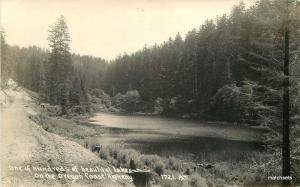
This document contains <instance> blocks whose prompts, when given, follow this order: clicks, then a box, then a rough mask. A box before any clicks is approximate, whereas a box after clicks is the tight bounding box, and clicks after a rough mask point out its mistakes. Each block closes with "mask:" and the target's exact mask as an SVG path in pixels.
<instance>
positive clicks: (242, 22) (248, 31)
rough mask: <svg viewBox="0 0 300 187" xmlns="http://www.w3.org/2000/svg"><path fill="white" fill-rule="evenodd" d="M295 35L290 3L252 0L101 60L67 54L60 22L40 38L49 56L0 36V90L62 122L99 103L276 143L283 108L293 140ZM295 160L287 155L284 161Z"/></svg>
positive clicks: (297, 73) (297, 7)
mask: <svg viewBox="0 0 300 187" xmlns="http://www.w3.org/2000/svg"><path fill="white" fill-rule="evenodd" d="M199 24H200V23H199ZM299 28H300V2H299V1H290V2H286V1H282V0H260V1H257V3H256V4H255V5H253V6H252V7H249V8H246V7H245V5H244V4H243V3H240V4H239V5H236V6H235V7H233V9H232V12H231V13H230V15H222V16H219V17H217V18H215V19H208V20H206V21H205V23H203V24H202V25H201V26H200V27H199V28H195V29H193V30H191V31H189V32H188V33H187V34H186V36H181V35H180V34H179V33H178V34H177V35H176V36H175V37H173V38H169V39H168V40H167V41H165V42H164V43H162V44H156V45H154V46H150V47H144V48H143V49H141V50H139V51H137V52H135V53H132V54H126V53H125V54H123V55H120V56H118V57H117V58H116V59H114V60H111V61H107V60H104V59H102V58H96V57H92V56H81V55H78V54H72V52H71V51H70V48H69V45H70V42H71V34H70V33H69V31H68V27H67V22H66V20H65V18H64V17H63V16H62V17H60V18H58V20H57V22H56V23H55V24H54V25H52V26H51V29H50V31H49V37H48V40H49V47H50V49H41V48H39V47H36V46H32V47H27V48H21V47H18V46H10V45H8V44H6V43H5V35H6V34H7V35H9V33H4V32H1V51H2V56H1V58H2V68H1V79H2V85H1V86H2V87H5V82H6V80H8V79H9V78H13V79H14V80H16V81H17V82H18V83H19V84H20V85H22V86H23V87H25V88H28V89H30V90H33V91H35V92H37V93H39V94H40V95H41V96H42V98H43V100H44V102H47V103H50V104H52V105H59V106H60V107H61V108H62V114H63V115H65V114H69V113H72V112H75V113H76V112H77V113H89V112H93V111H97V108H95V107H93V104H95V103H101V104H103V105H104V108H106V109H107V110H108V111H123V112H147V113H158V114H162V115H172V116H180V117H187V118H197V119H201V120H216V121H228V122H234V123H238V124H247V125H256V126H257V125H261V126H264V127H269V128H270V129H271V130H272V132H273V133H274V134H275V135H274V136H277V137H281V133H282V131H281V130H282V118H283V117H282V116H283V115H282V111H283V110H284V112H283V113H285V112H286V111H287V114H289V115H287V116H289V118H288V119H290V120H291V136H292V138H295V137H296V134H297V133H299V132H298V131H296V130H294V129H295V126H296V125H299V124H300V115H299V113H300V62H299V55H300V48H299V45H300V29H299ZM95 40H96V39H95ZM287 65H288V66H287ZM288 70H289V71H288ZM286 103H287V104H288V106H289V107H288V110H285V109H287V108H286V106H287V105H286ZM102 109H103V108H102ZM285 114H286V113H285ZM285 116H286V115H285ZM288 123H289V122H288ZM274 136H272V137H271V138H270V139H272V141H273V140H274ZM266 141H267V140H266ZM292 143H295V142H293V141H292ZM272 145H274V144H272ZM297 154H298V157H299V150H295V149H294V150H293V151H292V159H294V160H295V159H296V160H297V159H299V158H298V157H297V158H296V157H295V155H296V156H297ZM299 160H300V159H299Z"/></svg>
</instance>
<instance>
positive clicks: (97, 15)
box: [0, 0, 256, 60]
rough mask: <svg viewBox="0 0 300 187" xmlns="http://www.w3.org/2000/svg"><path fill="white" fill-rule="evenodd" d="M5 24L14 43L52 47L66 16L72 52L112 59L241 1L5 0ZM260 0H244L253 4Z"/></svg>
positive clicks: (184, 29) (224, 11)
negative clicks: (53, 33)
mask: <svg viewBox="0 0 300 187" xmlns="http://www.w3.org/2000/svg"><path fill="white" fill-rule="evenodd" d="M0 1H1V22H0V23H1V27H2V28H3V29H4V30H5V33H6V41H7V43H8V44H10V45H19V46H21V47H27V46H30V45H36V46H39V47H42V48H48V41H47V36H48V30H49V27H50V26H51V25H53V24H54V23H55V21H56V20H57V18H58V17H59V16H60V15H63V16H65V18H66V21H67V24H68V26H69V32H70V35H71V39H72V41H71V46H70V47H71V52H74V53H79V54H81V55H93V56H97V57H101V58H104V59H107V60H111V59H114V58H115V57H117V56H118V55H120V54H123V53H124V52H126V53H129V54H130V53H132V52H135V51H137V50H139V49H141V48H143V47H144V46H151V45H153V44H155V43H157V44H161V43H163V41H166V40H168V38H169V37H173V38H174V37H175V35H176V34H177V33H178V32H179V33H180V34H181V35H182V36H183V37H184V36H185V34H186V33H187V31H189V30H191V29H193V28H199V26H200V25H201V24H202V23H203V22H204V21H205V20H206V19H211V18H216V16H217V15H223V14H229V13H230V11H231V9H232V7H233V6H234V5H236V4H238V3H239V2H240V0H0ZM255 1H256V0H244V3H245V4H246V6H251V5H253V4H254V3H255Z"/></svg>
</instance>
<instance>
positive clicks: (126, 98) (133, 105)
mask: <svg viewBox="0 0 300 187" xmlns="http://www.w3.org/2000/svg"><path fill="white" fill-rule="evenodd" d="M140 103H141V98H140V94H139V92H138V91H137V90H129V91H127V92H126V93H125V94H124V95H122V94H120V93H118V94H117V95H115V96H114V97H113V105H114V106H115V107H118V108H121V109H123V110H124V111H126V112H136V111H138V109H139V108H140Z"/></svg>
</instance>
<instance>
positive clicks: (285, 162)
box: [282, 28, 291, 184]
mask: <svg viewBox="0 0 300 187" xmlns="http://www.w3.org/2000/svg"><path fill="white" fill-rule="evenodd" d="M284 45H285V46H284V48H285V49H284V70H283V71H284V76H285V78H284V82H283V124H282V125H283V129H282V130H283V132H282V137H283V139H282V176H291V163H290V116H289V112H290V96H289V84H290V82H289V55H290V54H289V30H288V28H286V31H285V34H284ZM290 183H291V181H290V180H283V184H290Z"/></svg>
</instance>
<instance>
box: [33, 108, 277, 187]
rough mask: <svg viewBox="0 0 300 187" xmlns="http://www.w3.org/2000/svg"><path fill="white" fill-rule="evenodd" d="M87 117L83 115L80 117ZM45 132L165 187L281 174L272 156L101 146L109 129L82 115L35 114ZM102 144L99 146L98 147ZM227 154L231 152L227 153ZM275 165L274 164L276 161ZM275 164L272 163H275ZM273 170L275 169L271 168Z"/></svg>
mask: <svg viewBox="0 0 300 187" xmlns="http://www.w3.org/2000/svg"><path fill="white" fill-rule="evenodd" d="M84 118H85V117H84V116H82V118H81V119H84ZM32 119H33V120H34V121H36V122H37V123H38V124H39V125H41V127H43V128H44V129H45V130H46V131H48V132H51V133H55V134H58V135H60V136H63V137H66V138H67V139H69V140H72V141H75V142H77V143H79V144H81V145H82V146H84V147H86V148H87V149H90V150H91V151H94V153H95V154H97V155H98V156H99V157H100V158H101V159H103V160H106V161H107V162H108V163H110V164H112V165H113V166H115V167H126V168H130V167H131V168H137V169H144V170H149V171H150V173H148V174H147V181H148V182H149V183H152V184H159V185H162V186H204V187H205V186H226V185H238V186H243V185H245V184H246V185H247V186H252V184H254V183H255V184H262V185H264V184H263V183H264V182H265V181H266V179H267V176H268V175H269V174H273V175H275V174H276V173H280V172H279V171H280V170H279V169H280V168H278V167H272V168H271V164H272V163H270V160H272V159H274V158H273V156H272V155H268V154H266V153H259V152H257V153H253V154H251V155H247V156H245V159H244V160H239V161H234V160H232V161H226V162H224V161H222V159H220V157H219V156H218V157H216V158H218V159H214V161H213V162H210V163H207V162H205V161H204V160H203V162H201V163H195V162H188V161H184V160H180V159H178V158H175V157H168V158H165V157H160V156H158V155H146V154H142V153H140V152H139V151H137V150H134V149H130V148H125V147H123V146H122V145H102V142H100V141H99V139H98V138H97V137H99V136H102V135H105V133H106V129H104V128H103V127H101V126H97V125H93V124H89V123H87V122H82V120H80V118H79V117H77V118H76V119H72V118H70V119H67V118H62V117H57V116H49V115H47V114H38V115H36V116H32ZM95 147H99V149H95V150H94V148H95ZM224 156H225V157H228V155H224ZM273 165H274V164H273ZM273 165H272V166H273ZM269 170H272V171H269ZM164 175H170V176H175V177H178V176H184V177H186V180H183V181H178V180H166V179H162V176H164Z"/></svg>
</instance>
